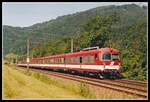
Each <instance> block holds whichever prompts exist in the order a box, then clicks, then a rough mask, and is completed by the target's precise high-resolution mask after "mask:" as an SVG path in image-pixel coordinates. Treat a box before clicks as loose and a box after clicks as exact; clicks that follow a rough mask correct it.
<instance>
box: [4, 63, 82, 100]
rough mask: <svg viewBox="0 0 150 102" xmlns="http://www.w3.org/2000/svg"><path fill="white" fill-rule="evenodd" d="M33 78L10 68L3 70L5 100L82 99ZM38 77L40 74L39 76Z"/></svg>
mask: <svg viewBox="0 0 150 102" xmlns="http://www.w3.org/2000/svg"><path fill="white" fill-rule="evenodd" d="M32 75H33V76H34V77H33V76H28V75H25V74H24V73H21V72H19V71H18V70H15V69H11V68H9V67H8V66H4V68H3V99H48V98H50V99H62V98H63V99H64V98H69V99H73V98H75V99H80V98H84V97H82V96H80V95H78V94H76V93H74V92H72V91H69V90H66V89H63V88H61V87H57V86H55V85H53V84H47V83H44V82H42V81H40V80H38V79H36V78H35V77H37V76H36V74H32ZM37 75H38V74H37Z"/></svg>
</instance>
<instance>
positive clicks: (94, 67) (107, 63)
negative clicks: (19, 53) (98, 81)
mask: <svg viewBox="0 0 150 102" xmlns="http://www.w3.org/2000/svg"><path fill="white" fill-rule="evenodd" d="M119 54H120V53H119V51H118V50H117V49H114V48H98V47H91V48H85V49H83V50H81V51H80V52H73V53H66V54H60V55H53V56H48V57H43V58H32V59H31V61H30V63H29V66H30V67H35V68H45V69H60V70H65V71H66V70H67V71H68V70H69V71H75V72H82V73H86V74H89V73H94V74H96V75H98V76H99V77H100V78H104V77H109V76H115V77H116V76H117V77H118V76H119V74H120V72H121V71H120V66H121V62H120V59H119ZM18 66H27V64H26V63H24V64H22V63H19V64H18Z"/></svg>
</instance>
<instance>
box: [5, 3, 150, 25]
mask: <svg viewBox="0 0 150 102" xmlns="http://www.w3.org/2000/svg"><path fill="white" fill-rule="evenodd" d="M133 3H134V4H138V5H140V6H142V5H147V6H148V3H147V2H109V3H108V2H84V3H83V2H76V3H75V2H68V3H67V2H59V3H57V2H30V3H28V2H3V3H2V25H10V26H14V27H28V26H31V25H33V24H36V23H42V22H45V21H49V20H51V19H55V18H56V17H58V16H63V15H67V14H73V13H76V12H81V11H85V10H88V9H91V8H95V7H100V6H106V5H124V4H133Z"/></svg>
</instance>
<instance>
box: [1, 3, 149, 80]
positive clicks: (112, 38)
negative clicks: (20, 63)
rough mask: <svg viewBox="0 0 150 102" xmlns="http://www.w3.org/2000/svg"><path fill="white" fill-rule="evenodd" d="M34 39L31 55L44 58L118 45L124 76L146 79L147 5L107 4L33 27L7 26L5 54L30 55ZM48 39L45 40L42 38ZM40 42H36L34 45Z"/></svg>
mask: <svg viewBox="0 0 150 102" xmlns="http://www.w3.org/2000/svg"><path fill="white" fill-rule="evenodd" d="M27 38H30V41H32V42H31V44H30V57H43V56H49V55H54V54H61V53H67V52H70V48H71V46H70V41H71V39H73V40H74V51H79V50H80V49H82V48H85V47H90V46H91V47H92V46H99V47H114V48H116V49H118V50H119V51H120V52H121V56H120V60H121V62H122V67H124V68H126V69H127V71H126V72H125V73H123V74H122V75H123V76H124V77H127V78H130V79H138V80H146V78H147V76H146V72H147V7H145V6H143V7H140V6H138V5H135V4H130V5H122V6H114V5H112V6H103V7H98V8H94V9H90V10H87V11H84V12H78V13H75V14H70V15H65V16H61V17H58V18H56V19H54V20H50V21H47V22H43V23H39V24H35V25H33V26H30V27H24V28H20V27H10V26H3V44H4V45H3V48H4V55H6V54H8V53H10V52H11V53H15V54H17V55H19V56H22V55H26V40H27ZM41 38H42V39H44V40H41ZM34 42H36V44H34Z"/></svg>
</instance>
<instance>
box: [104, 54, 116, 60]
mask: <svg viewBox="0 0 150 102" xmlns="http://www.w3.org/2000/svg"><path fill="white" fill-rule="evenodd" d="M102 60H112V61H115V60H119V55H118V54H112V55H111V54H110V53H104V54H103V55H102Z"/></svg>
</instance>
